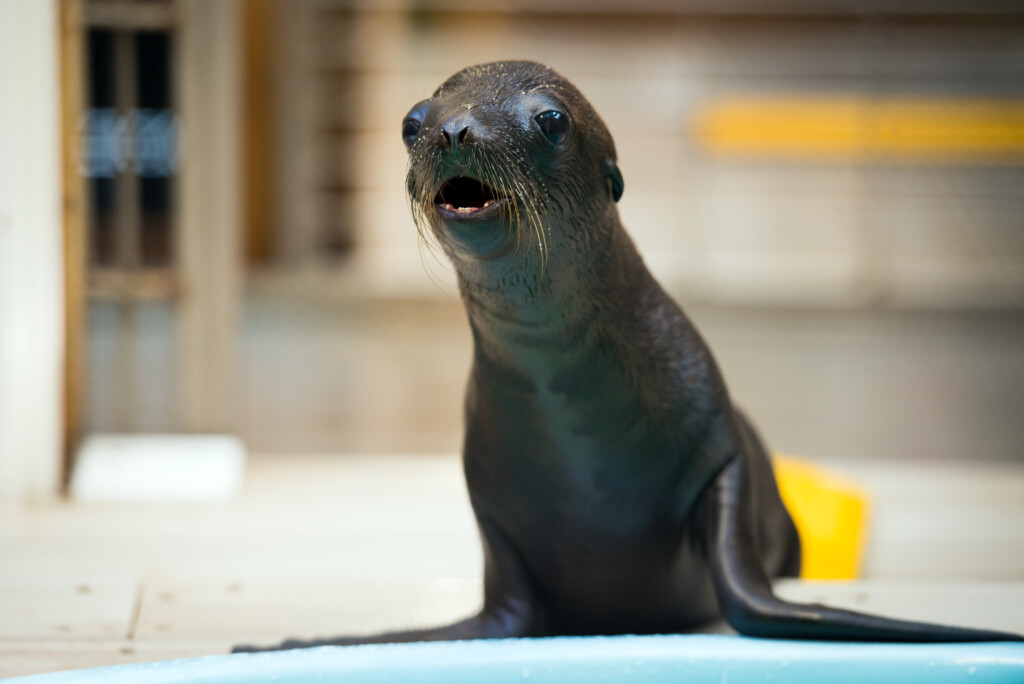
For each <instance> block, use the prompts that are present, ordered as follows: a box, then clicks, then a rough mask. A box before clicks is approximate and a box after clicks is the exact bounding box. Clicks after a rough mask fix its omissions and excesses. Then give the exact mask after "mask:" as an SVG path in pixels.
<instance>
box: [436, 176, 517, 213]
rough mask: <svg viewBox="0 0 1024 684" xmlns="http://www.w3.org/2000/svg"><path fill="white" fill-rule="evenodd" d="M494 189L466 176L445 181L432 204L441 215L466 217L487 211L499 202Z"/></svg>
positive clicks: (499, 198) (499, 199)
mask: <svg viewBox="0 0 1024 684" xmlns="http://www.w3.org/2000/svg"><path fill="white" fill-rule="evenodd" d="M501 199H502V198H501V197H499V196H498V195H497V194H496V193H495V192H494V189H493V188H491V187H490V186H489V185H487V184H486V183H482V182H481V181H478V180H477V179H475V178H469V177H468V176H458V177H456V178H452V179H451V180H448V181H445V183H444V185H442V186H441V189H440V190H438V191H437V195H435V196H434V204H436V205H437V208H438V210H439V211H440V212H441V214H442V215H446V214H448V215H454V216H466V217H468V216H469V215H470V214H474V213H475V212H478V211H481V210H483V209H487V208H488V207H491V206H494V205H495V204H497V203H498V202H500V201H501Z"/></svg>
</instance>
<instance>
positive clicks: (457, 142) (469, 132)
mask: <svg viewBox="0 0 1024 684" xmlns="http://www.w3.org/2000/svg"><path fill="white" fill-rule="evenodd" d="M476 125H477V122H476V120H475V119H474V118H473V115H472V114H470V113H469V112H459V113H458V114H455V115H454V116H452V117H451V118H450V119H448V121H446V122H445V123H444V124H443V125H442V126H441V127H440V128H439V129H438V135H437V138H438V142H439V143H440V145H441V147H442V148H444V149H446V150H451V152H452V153H453V154H457V153H458V152H459V148H461V147H464V146H466V145H468V144H470V143H472V142H473V140H474V139H475V136H474V135H473V127H474V126H476Z"/></svg>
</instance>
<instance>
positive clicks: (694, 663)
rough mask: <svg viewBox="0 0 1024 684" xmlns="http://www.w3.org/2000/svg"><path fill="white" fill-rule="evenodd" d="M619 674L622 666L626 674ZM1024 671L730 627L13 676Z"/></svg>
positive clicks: (1000, 677) (548, 678) (996, 657)
mask: <svg viewBox="0 0 1024 684" xmlns="http://www.w3.org/2000/svg"><path fill="white" fill-rule="evenodd" d="M616 675H618V676H616ZM726 678H727V679H728V681H729V682H730V683H735V682H768V681H771V682H785V681H790V682H801V681H806V682H817V681H829V682H856V681H893V682H908V683H910V684H913V683H914V682H938V683H940V684H941V683H944V682H966V681H970V682H971V684H988V683H990V682H992V683H995V682H999V683H1007V684H1009V683H1013V684H1021V683H1022V682H1024V643H980V644H874V643H863V644H861V643H838V642H806V641H782V640H770V639H753V638H748V637H738V636H726V635H659V636H615V637H554V638H544V639H503V640H490V641H463V642H432V643H413V644H381V645H366V646H346V647H330V646H327V647H321V648H313V649H305V650H293V651H276V652H268V653H239V654H234V655H210V656H203V657H200V658H187V659H181V660H170V661H159V662H153V663H138V664H130V665H112V666H107V667H97V668H89V669H84V670H68V671H64V672H55V673H51V674H41V675H29V676H24V677H14V678H11V679H7V680H4V681H6V682H10V683H11V684H101V683H102V684H128V683H129V682H131V683H132V684H183V683H186V682H202V683H203V684H229V683H231V684H235V683H237V682H252V683H255V684H259V683H262V682H267V683H270V682H274V683H275V684H306V683H313V682H327V681H353V682H360V684H362V683H366V684H376V683H380V684H384V683H385V682H387V683H388V684H396V682H405V681H415V682H418V683H421V684H432V683H434V682H437V683H438V684H441V683H443V684H461V683H463V682H465V683H466V684H468V683H469V682H473V683H474V684H477V683H481V684H482V683H484V682H486V683H487V684H504V683H511V682H516V684H537V683H545V684H546V683H548V682H552V683H554V682H558V683H559V684H574V683H577V682H579V683H582V682H595V681H602V682H611V681H628V682H632V683H635V684H661V683H662V682H679V681H687V682H700V681H713V682H720V681H723V680H724V679H726Z"/></svg>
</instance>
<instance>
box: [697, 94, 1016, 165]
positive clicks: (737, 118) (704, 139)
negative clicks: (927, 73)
mask: <svg viewBox="0 0 1024 684" xmlns="http://www.w3.org/2000/svg"><path fill="white" fill-rule="evenodd" d="M693 131H694V136H695V138H696V140H697V141H698V143H699V144H700V145H702V146H703V147H704V148H705V149H706V150H707V151H709V152H711V153H713V154H722V155H741V156H754V157H765V158H797V159H807V160H820V161H863V160H893V161H902V162H926V163H976V162H986V163H987V162H997V163H1024V100H965V99H941V98H927V99H926V98H905V97H898V98H886V99H871V98H868V97H861V96H844V97H833V98H820V97H819V98H796V97H792V98H736V99H725V100H720V101H717V102H713V103H710V104H708V105H706V106H704V107H703V108H701V109H700V110H698V112H697V114H696V116H695V119H694V129H693Z"/></svg>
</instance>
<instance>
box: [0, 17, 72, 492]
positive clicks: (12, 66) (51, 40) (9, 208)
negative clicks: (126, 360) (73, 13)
mask: <svg viewBox="0 0 1024 684" xmlns="http://www.w3.org/2000/svg"><path fill="white" fill-rule="evenodd" d="M57 29H58V16H57V3H56V0H15V1H14V2H3V3H0V102H2V103H3V106H2V107H0V150H3V154H0V496H8V497H16V498H29V497H48V496H52V495H54V494H55V493H56V492H57V489H58V483H59V469H60V462H61V451H62V445H61V435H62V433H63V430H62V427H63V411H62V406H63V401H62V396H63V379H62V376H63V373H62V370H63V351H64V348H63V344H64V342H63V340H64V325H63V319H64V309H63V307H64V301H63V299H64V297H63V294H64V291H63V287H64V285H63V259H62V248H63V244H62V234H61V211H60V198H61V188H60V150H59V140H60V135H59V134H60V128H59V123H58V66H57V54H58V50H57V36H58V31H57Z"/></svg>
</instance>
